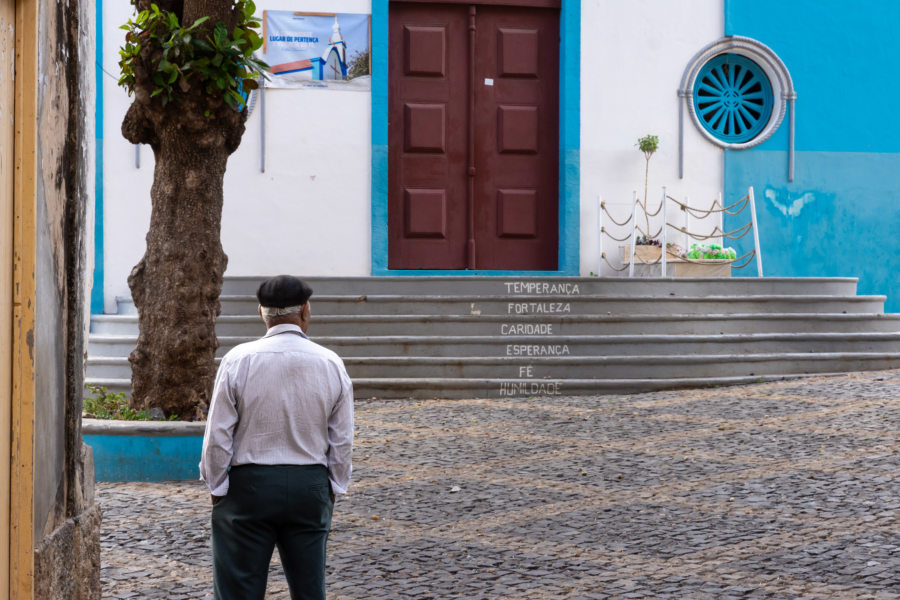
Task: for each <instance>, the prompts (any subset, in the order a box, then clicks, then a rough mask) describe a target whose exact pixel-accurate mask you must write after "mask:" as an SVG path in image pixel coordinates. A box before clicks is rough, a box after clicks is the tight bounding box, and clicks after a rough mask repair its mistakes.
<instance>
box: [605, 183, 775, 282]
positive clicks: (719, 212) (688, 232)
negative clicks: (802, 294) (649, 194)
mask: <svg viewBox="0 0 900 600" xmlns="http://www.w3.org/2000/svg"><path fill="white" fill-rule="evenodd" d="M670 201H671V202H673V203H674V204H676V205H677V206H678V207H679V208H680V209H681V211H682V212H683V213H684V225H683V226H682V227H677V226H675V225H673V224H672V223H669V219H668V203H669V202H670ZM748 208H749V212H750V220H749V222H748V223H747V224H745V225H742V226H741V227H738V228H737V229H735V230H733V231H724V230H723V229H722V228H721V227H720V226H719V225H718V224H716V225H714V226H713V228H712V233H710V234H699V233H696V232H694V231H692V228H693V225H694V222H698V221H703V220H704V219H707V218H710V217H713V216H722V217H723V224H724V215H726V214H727V215H732V216H734V215H738V214H741V213H742V212H743V211H744V210H746V209H748ZM638 209H640V212H641V213H642V214H643V215H644V217H645V223H646V224H647V231H644V230H643V229H641V227H640V225H638V215H639V211H638ZM660 214H661V215H662V223H663V224H662V225H661V226H660V228H659V229H658V230H657V231H655V232H651V231H650V219H651V218H652V217H655V216H657V215H660ZM606 220H609V221H610V222H611V223H612V224H613V225H615V226H617V227H619V228H621V229H626V231H629V233H628V234H627V235H625V237H615V236H614V235H612V233H610V232H609V231H608V230H607V228H606V224H605V221H606ZM629 225H630V227H628V226H629ZM670 227H671V228H672V229H675V230H677V231H680V232H681V233H682V234H683V240H684V245H685V248H684V249H685V256H679V257H678V261H683V262H692V263H704V262H705V261H704V260H703V259H690V258H687V256H686V254H687V252H688V250H689V245H690V240H698V241H699V240H703V241H706V240H710V239H718V240H720V241H721V242H722V243H723V245H724V241H725V240H726V239H732V240H736V239H740V238H742V237H744V236H745V235H747V234H748V233H749V232H750V231H751V230H752V231H753V250H751V251H750V252H747V253H746V254H744V255H742V256H739V257H737V258H735V259H734V260H732V263H731V267H732V268H734V269H742V268H744V267H746V266H747V265H749V264H750V262H751V261H752V260H753V259H754V258H755V259H756V270H757V274H758V275H759V277H762V276H763V267H762V255H761V254H760V251H759V227H758V222H757V219H756V199H755V197H754V194H753V187H752V186H751V187H750V188H748V190H747V194H746V195H745V196H743V197H742V198H741V199H740V200H738V201H737V202H734V203H733V204H731V205H729V206H725V205H724V204H723V201H722V194H719V197H718V198H717V199H715V200H713V203H712V205H711V206H710V207H709V208H708V209H700V208H695V207H692V206H690V205H689V203H688V199H687V198H685V200H684V202H681V201H679V200H677V199H676V198H673V197H672V196H669V195H668V194H667V193H666V188H665V187H663V188H662V197H661V199H660V203H659V207H657V208H656V210H655V211H654V212H650V211H649V210H648V207H647V206H646V205H645V203H644V202H642V201H641V199H640V198H638V197H637V192H634V193H632V197H631V215H630V216H629V217H628V218H627V219H626V220H625V221H622V222H618V221H616V220H615V219H614V218H613V217H612V215H611V214H610V213H609V210H608V208H607V206H606V203H605V202H604V201H603V199H602V198H601V197H600V196H598V197H597V231H598V242H597V274H598V275H600V274H601V273H602V272H603V269H604V265H605V266H606V267H608V268H609V269H611V270H613V271H617V272H621V271H624V270H625V269H628V276H629V277H633V276H634V265H635V263H636V262H637V261H640V263H641V264H647V265H655V264H659V265H660V276H661V277H666V276H667V272H668V271H667V263H668V262H669V258H668V255H669V249H668V230H669V228H670ZM638 234H640V237H642V238H644V239H656V238H659V243H660V257H659V258H658V259H655V260H651V261H646V260H644V259H643V258H642V257H640V256H638V255H637V253H636V250H637V243H636V242H637V240H638V239H639V236H638ZM606 238H609V239H610V240H612V241H615V242H627V243H628V246H627V247H628V256H627V257H625V259H627V264H623V265H622V266H615V265H613V264H612V263H611V262H610V261H609V258H608V257H607V255H606V252H605V251H604V239H606ZM745 259H746V260H745ZM738 261H744V262H743V263H741V264H739V265H735V264H734V263H736V262H738Z"/></svg>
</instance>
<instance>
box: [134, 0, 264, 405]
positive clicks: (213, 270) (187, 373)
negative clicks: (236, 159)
mask: <svg viewBox="0 0 900 600" xmlns="http://www.w3.org/2000/svg"><path fill="white" fill-rule="evenodd" d="M195 3H196V4H201V5H204V6H206V7H209V6H210V5H211V4H217V5H219V6H220V7H223V8H227V9H228V10H230V9H231V8H232V7H233V3H232V0H224V1H223V0H195ZM189 14H190V18H191V21H190V22H193V20H195V18H197V17H196V16H195V15H197V9H196V7H195V6H192V3H191V2H190V0H186V1H185V3H184V16H185V22H187V21H188V16H189ZM207 14H209V13H207ZM214 14H215V13H214ZM218 14H225V13H221V12H220V13H218ZM228 14H230V13H228ZM214 18H215V17H214ZM211 20H212V19H211ZM218 20H223V19H222V18H219V19H218ZM225 20H226V22H227V19H225ZM213 22H215V21H213ZM136 75H137V80H138V81H139V82H141V81H143V82H147V84H146V85H145V86H143V87H142V86H140V85H136V86H135V100H134V102H133V103H132V105H131V107H130V108H129V110H128V113H127V114H126V116H125V120H124V122H123V123H122V133H123V135H124V136H125V137H126V138H127V139H128V140H129V141H131V142H133V143H135V144H139V143H143V144H149V145H150V146H151V147H152V149H153V153H154V156H155V158H156V169H155V171H154V174H153V187H152V188H151V191H150V197H151V202H152V212H151V216H150V230H149V231H148V233H147V250H146V252H145V254H144V256H143V258H142V259H141V261H140V262H139V263H138V264H137V265H136V266H135V267H134V269H133V270H132V272H131V275H130V276H129V277H128V286H129V287H130V288H131V294H132V297H133V299H134V303H135V306H136V307H137V310H138V322H139V326H140V335H139V337H138V342H137V347H136V348H135V349H134V351H133V352H132V353H131V355H130V356H129V357H128V360H129V361H130V362H131V371H132V375H131V405H132V406H133V407H135V408H141V409H146V408H152V407H157V408H161V409H162V410H163V411H164V412H165V413H166V415H167V416H172V415H177V416H178V417H179V418H181V419H200V418H203V417H204V415H205V412H206V409H207V407H208V406H209V399H210V396H211V395H212V385H213V380H214V378H215V374H216V366H215V352H216V348H217V347H218V342H217V340H216V333H215V323H216V317H217V316H218V315H219V312H220V306H219V294H220V292H221V291H222V277H223V274H224V272H225V266H226V264H227V262H228V258H227V257H226V256H225V253H224V251H223V250H222V244H221V241H220V229H221V221H222V201H223V192H222V189H223V181H224V177H225V166H226V163H227V161H228V157H229V155H230V154H231V153H232V152H234V150H236V149H237V147H238V145H239V144H240V139H241V136H242V135H243V132H244V121H245V119H246V110H244V111H241V112H238V111H236V110H234V109H233V108H231V107H229V106H228V105H227V104H225V102H224V101H223V100H222V99H221V98H213V97H210V96H208V95H206V94H205V93H204V92H203V91H202V90H201V89H190V90H189V91H188V92H187V93H186V94H185V95H184V98H181V99H180V100H178V101H173V102H170V103H169V104H168V105H166V106H165V107H163V106H161V104H160V103H159V101H158V100H154V99H152V98H151V97H150V93H151V91H152V89H153V88H152V84H150V83H149V77H148V75H147V73H144V72H137V70H136Z"/></svg>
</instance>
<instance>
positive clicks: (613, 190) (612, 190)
mask: <svg viewBox="0 0 900 600" xmlns="http://www.w3.org/2000/svg"><path fill="white" fill-rule="evenodd" d="M722 19H723V16H722V2H721V0H683V1H680V2H670V1H667V0H630V1H629V2H621V1H619V0H589V1H586V2H582V25H581V26H582V34H581V39H582V52H581V72H582V77H581V148H582V152H581V274H582V275H588V274H589V273H591V272H594V273H598V272H600V273H601V274H603V275H611V274H613V273H611V272H609V271H608V270H604V271H598V269H597V264H598V260H597V244H598V233H597V210H598V209H597V197H598V196H602V198H603V200H604V201H605V202H606V204H607V206H608V210H609V211H610V212H611V213H612V215H613V217H614V218H615V220H616V221H619V222H622V221H624V220H625V219H627V218H628V217H629V216H630V211H631V198H632V192H633V191H637V192H638V194H639V196H642V195H643V187H644V167H645V162H644V157H643V154H642V153H641V152H640V151H639V150H638V148H637V140H638V138H640V137H643V136H644V135H647V134H652V135H656V136H658V137H659V151H658V152H657V153H656V154H655V155H654V156H653V158H652V159H651V161H650V177H649V186H648V187H649V192H648V196H649V199H648V204H649V206H650V207H651V210H652V209H655V207H657V206H658V205H659V199H660V197H661V195H662V192H661V187H662V186H666V187H667V191H668V194H669V195H671V196H674V197H676V198H678V199H680V200H684V198H685V197H687V198H689V201H690V205H691V206H695V207H698V208H704V209H705V208H709V206H710V205H711V204H712V201H713V200H714V199H715V198H716V197H717V195H718V194H719V192H721V191H722V150H721V149H720V148H718V147H716V146H714V145H713V144H710V143H709V142H707V141H706V140H704V139H703V138H702V136H701V135H700V133H699V132H698V131H697V130H696V129H694V128H692V127H685V148H686V152H685V178H684V179H683V180H679V178H678V88H679V86H680V84H681V77H682V75H683V73H684V70H685V68H686V67H687V65H688V62H689V61H690V60H691V58H692V57H693V56H694V54H695V53H696V52H698V51H699V50H700V49H701V48H702V47H703V46H705V45H706V44H708V43H710V42H712V41H715V40H717V39H718V38H720V37H721V36H722V27H723V21H722ZM670 207H671V208H673V209H674V208H675V207H674V205H670ZM681 216H682V215H681V214H676V215H674V216H670V218H669V222H670V223H674V224H677V225H681V224H682V222H681V221H680V220H679V219H680V218H681ZM716 224H717V221H716V220H715V219H710V220H709V221H708V222H706V223H701V224H699V225H700V228H698V231H699V232H702V233H706V232H708V231H711V229H712V227H713V226H714V225H716ZM660 225H661V220H660V219H658V218H657V219H656V220H655V221H652V222H651V230H653V231H656V230H657V229H659V228H660ZM606 226H607V227H608V228H609V229H611V232H612V233H613V235H615V236H616V237H619V238H621V237H623V235H624V233H625V232H624V231H622V229H621V228H618V227H615V226H614V225H611V224H610V223H609V222H608V221H607V222H606ZM642 228H644V229H646V226H645V225H642ZM673 241H676V242H678V243H681V236H678V237H677V238H676V239H675V240H673ZM603 245H604V251H605V252H606V254H607V256H608V257H609V259H610V261H611V262H615V261H614V260H613V259H614V257H615V258H618V255H619V248H618V247H619V245H620V243H619V242H615V241H612V240H610V239H609V238H606V239H604V241H603Z"/></svg>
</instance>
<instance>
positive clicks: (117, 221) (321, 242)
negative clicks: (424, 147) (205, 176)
mask: <svg viewBox="0 0 900 600" xmlns="http://www.w3.org/2000/svg"><path fill="white" fill-rule="evenodd" d="M322 7H323V5H322V3H321V1H319V0H258V1H257V8H258V10H259V11H260V13H259V14H261V11H263V10H297V11H321V10H323V8H322ZM131 9H132V7H131V5H130V3H128V2H122V1H116V0H106V1H105V2H104V3H103V22H104V39H103V67H104V69H105V70H106V71H107V72H109V73H110V74H111V75H115V76H116V77H117V76H118V60H119V57H118V49H119V47H120V46H121V44H122V42H123V36H124V33H125V32H124V31H123V30H121V29H118V26H119V25H121V24H122V23H125V22H126V21H127V20H128V18H129V17H130V15H131ZM327 10H328V11H333V12H348V13H370V12H371V2H370V0H330V1H329V3H328V6H327ZM103 92H104V119H103V137H104V152H103V154H104V215H103V218H104V223H103V231H104V259H105V265H104V267H105V269H104V270H105V272H104V297H105V310H106V312H115V310H116V306H115V298H116V297H117V296H130V291H129V290H128V283H127V279H128V274H129V273H130V272H131V269H132V268H133V267H134V265H136V264H137V262H138V261H139V260H140V259H141V256H142V255H143V253H144V250H145V247H146V246H145V244H144V237H145V236H146V233H147V228H148V227H149V223H150V186H151V184H152V182H153V152H152V150H150V148H149V147H148V146H142V147H141V149H140V162H141V164H140V168H136V167H135V150H134V146H133V145H131V144H130V143H128V142H127V141H126V140H125V139H124V138H123V137H122V134H121V132H120V128H121V124H122V119H123V118H124V116H125V112H126V111H127V109H128V106H129V104H130V98H128V95H127V94H126V93H125V91H124V90H122V88H119V87H118V86H117V84H116V81H115V79H114V78H113V77H112V76H108V77H104V86H103ZM370 113H371V93H370V92H369V91H345V90H331V89H327V90H323V89H313V90H273V89H269V90H267V91H266V168H265V172H264V173H263V172H260V151H261V142H260V131H261V119H260V107H259V105H258V104H257V106H256V107H255V109H254V111H253V113H252V114H251V115H250V118H249V119H248V121H247V129H246V132H245V133H244V138H243V141H242V143H241V146H240V148H239V149H238V150H237V152H235V153H234V154H233V155H232V156H231V158H230V159H229V161H228V171H227V173H226V176H225V206H224V209H223V214H222V245H223V246H224V248H225V252H226V253H227V254H228V270H227V272H226V273H227V275H275V274H278V273H295V274H298V275H369V274H370V272H371V261H370V241H371V225H370V223H371V215H370V212H371V209H370V207H371V204H370V179H371V178H370V164H371V126H370Z"/></svg>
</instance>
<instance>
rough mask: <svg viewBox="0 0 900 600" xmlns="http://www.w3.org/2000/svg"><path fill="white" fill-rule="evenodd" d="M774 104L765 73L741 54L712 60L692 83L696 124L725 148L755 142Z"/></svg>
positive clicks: (764, 126)
mask: <svg viewBox="0 0 900 600" xmlns="http://www.w3.org/2000/svg"><path fill="white" fill-rule="evenodd" d="M774 103H775V102H774V95H773V93H772V84H771V83H770V82H769V78H768V77H767V76H766V73H765V71H764V70H763V69H762V68H761V67H760V66H759V65H758V64H756V63H755V62H753V61H752V60H750V59H749V58H747V57H746V56H742V55H740V54H720V55H718V56H715V57H713V58H712V59H710V60H709V61H708V62H707V63H706V64H704V65H703V66H702V67H701V68H700V71H699V73H697V77H696V79H695V80H694V89H693V104H694V106H693V108H694V114H695V116H696V118H697V120H698V122H699V124H700V125H701V126H702V127H703V128H704V129H705V130H706V131H707V132H709V134H710V135H712V136H713V137H715V138H716V139H718V140H720V141H722V142H725V143H728V144H741V143H744V142H749V141H750V140H753V139H755V138H756V137H757V136H758V135H759V134H760V133H761V132H762V131H763V130H764V129H765V128H766V125H767V124H768V123H769V119H770V118H771V117H772V108H773V106H774Z"/></svg>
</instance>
